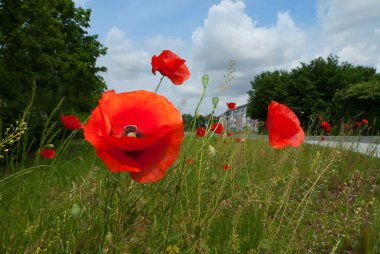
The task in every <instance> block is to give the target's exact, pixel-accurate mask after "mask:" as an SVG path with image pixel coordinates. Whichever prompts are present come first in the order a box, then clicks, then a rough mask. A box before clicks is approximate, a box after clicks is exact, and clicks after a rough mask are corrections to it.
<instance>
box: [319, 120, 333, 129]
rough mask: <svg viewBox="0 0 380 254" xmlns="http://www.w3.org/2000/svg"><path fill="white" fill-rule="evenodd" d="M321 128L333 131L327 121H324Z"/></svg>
mask: <svg viewBox="0 0 380 254" xmlns="http://www.w3.org/2000/svg"><path fill="white" fill-rule="evenodd" d="M321 127H322V128H323V129H324V130H325V131H331V126H330V123H329V122H327V121H323V122H322V123H321Z"/></svg>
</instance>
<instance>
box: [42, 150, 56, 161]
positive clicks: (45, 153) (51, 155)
mask: <svg viewBox="0 0 380 254" xmlns="http://www.w3.org/2000/svg"><path fill="white" fill-rule="evenodd" d="M40 155H41V156H42V157H44V158H46V159H53V158H54V156H55V151H54V150H53V149H51V148H45V149H44V150H42V151H41V153H40Z"/></svg>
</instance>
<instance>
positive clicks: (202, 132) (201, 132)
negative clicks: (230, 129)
mask: <svg viewBox="0 0 380 254" xmlns="http://www.w3.org/2000/svg"><path fill="white" fill-rule="evenodd" d="M205 135H206V129H205V128H203V127H199V128H198V129H197V133H195V136H197V137H204V136H205Z"/></svg>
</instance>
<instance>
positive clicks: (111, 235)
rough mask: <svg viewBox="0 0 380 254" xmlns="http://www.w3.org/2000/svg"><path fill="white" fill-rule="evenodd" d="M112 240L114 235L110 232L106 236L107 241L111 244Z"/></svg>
mask: <svg viewBox="0 0 380 254" xmlns="http://www.w3.org/2000/svg"><path fill="white" fill-rule="evenodd" d="M112 238H113V234H112V233H111V232H110V231H108V232H107V234H106V241H107V242H111V241H112Z"/></svg>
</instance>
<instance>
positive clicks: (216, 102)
mask: <svg viewBox="0 0 380 254" xmlns="http://www.w3.org/2000/svg"><path fill="white" fill-rule="evenodd" d="M218 103H219V97H212V105H213V106H214V108H216V106H217V105H218Z"/></svg>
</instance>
